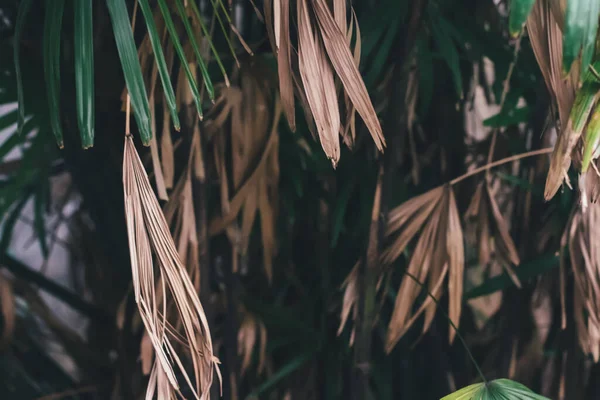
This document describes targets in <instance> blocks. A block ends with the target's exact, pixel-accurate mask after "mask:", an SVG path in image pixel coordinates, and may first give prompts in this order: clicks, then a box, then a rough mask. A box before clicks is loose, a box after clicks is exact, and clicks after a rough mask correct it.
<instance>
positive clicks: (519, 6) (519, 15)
mask: <svg viewBox="0 0 600 400" xmlns="http://www.w3.org/2000/svg"><path fill="white" fill-rule="evenodd" d="M534 4H535V0H512V1H511V2H510V15H509V17H508V30H509V32H510V34H511V36H513V37H516V36H518V35H519V33H521V29H523V25H525V22H526V21H527V17H528V16H529V13H530V12H531V9H532V8H533V5H534Z"/></svg>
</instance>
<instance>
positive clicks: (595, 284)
mask: <svg viewBox="0 0 600 400" xmlns="http://www.w3.org/2000/svg"><path fill="white" fill-rule="evenodd" d="M565 235H566V236H567V238H568V246H569V255H570V261H571V267H572V269H573V277H574V281H575V285H574V299H573V308H574V310H573V312H574V319H575V324H576V327H577V337H578V339H579V344H580V346H581V348H582V349H583V351H584V352H586V353H588V354H592V356H593V357H594V360H595V361H596V362H597V361H598V360H599V359H600V246H598V243H597V241H598V237H600V204H598V203H591V204H589V205H587V204H585V201H583V202H582V203H581V204H579V205H577V206H576V208H575V210H574V211H573V214H572V215H571V219H570V221H569V224H568V225H567V231H566V232H565Z"/></svg>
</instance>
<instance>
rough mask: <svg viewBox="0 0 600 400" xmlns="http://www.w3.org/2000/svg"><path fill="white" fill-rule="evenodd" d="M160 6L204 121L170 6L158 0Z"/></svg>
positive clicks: (194, 81)
mask: <svg viewBox="0 0 600 400" xmlns="http://www.w3.org/2000/svg"><path fill="white" fill-rule="evenodd" d="M113 1H114V0H113ZM121 1H122V0H121ZM158 6H159V7H160V11H161V12H162V15H163V18H164V19H165V25H166V26H167V30H168V31H169V35H170V36H171V41H172V42H173V47H174V48H175V51H176V52H177V55H178V56H179V61H181V66H182V67H183V69H184V71H185V75H186V76H187V79H188V84H189V85H190V90H191V91H192V97H193V98H194V103H195V104H196V110H197V111H198V116H199V117H200V119H202V104H201V103H200V93H199V92H198V86H197V85H196V80H195V79H194V75H192V71H191V70H190V66H189V64H188V61H187V59H186V58H185V52H184V51H183V47H181V42H180V41H179V35H178V34H177V29H175V24H174V23H173V18H171V13H170V12H169V6H168V5H167V2H166V1H165V0H158Z"/></svg>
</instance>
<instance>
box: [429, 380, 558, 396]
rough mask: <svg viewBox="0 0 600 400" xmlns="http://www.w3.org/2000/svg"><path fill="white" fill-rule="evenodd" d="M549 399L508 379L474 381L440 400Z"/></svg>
mask: <svg viewBox="0 0 600 400" xmlns="http://www.w3.org/2000/svg"><path fill="white" fill-rule="evenodd" d="M501 399H502V400H549V399H548V398H546V397H544V396H541V395H539V394H536V393H534V392H532V391H531V390H530V389H528V388H527V387H526V386H524V385H522V384H520V383H518V382H515V381H511V380H510V379H496V380H493V381H491V382H488V383H487V384H486V383H484V382H482V383H476V384H474V385H470V386H467V387H464V388H462V389H460V390H458V391H456V392H454V393H451V394H449V395H447V396H444V397H443V398H442V399H441V400H501Z"/></svg>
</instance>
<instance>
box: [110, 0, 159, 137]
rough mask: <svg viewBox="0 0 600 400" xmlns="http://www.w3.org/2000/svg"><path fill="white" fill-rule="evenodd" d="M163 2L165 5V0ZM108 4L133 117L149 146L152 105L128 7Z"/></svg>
mask: <svg viewBox="0 0 600 400" xmlns="http://www.w3.org/2000/svg"><path fill="white" fill-rule="evenodd" d="M162 2H163V3H164V0H163V1H162ZM106 4H107V5H108V11H109V12H110V17H111V20H112V25H113V31H114V35H115V41H116V43H117V50H118V51H119V58H120V59H121V66H122V67H123V73H124V75H125V84H126V85H127V90H128V92H129V96H130V97H131V106H132V107H133V111H134V113H133V115H134V116H135V120H136V122H137V125H138V128H139V130H140V137H141V139H142V143H144V145H146V146H149V145H150V140H151V139H152V128H151V127H150V105H149V104H148V95H147V94H146V86H145V85H144V77H143V76H142V69H141V67H140V62H139V60H138V54H137V48H136V46H135V40H134V39H133V32H132V31H131V25H130V22H129V13H128V12H127V6H126V4H125V0H106Z"/></svg>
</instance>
